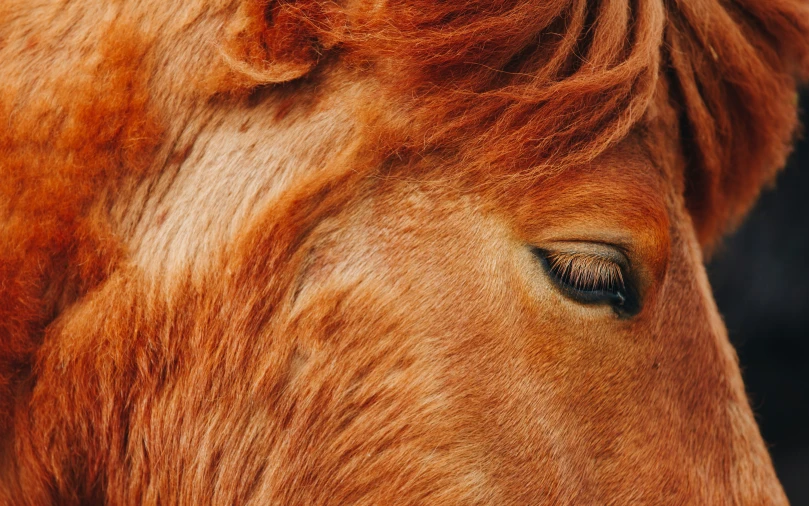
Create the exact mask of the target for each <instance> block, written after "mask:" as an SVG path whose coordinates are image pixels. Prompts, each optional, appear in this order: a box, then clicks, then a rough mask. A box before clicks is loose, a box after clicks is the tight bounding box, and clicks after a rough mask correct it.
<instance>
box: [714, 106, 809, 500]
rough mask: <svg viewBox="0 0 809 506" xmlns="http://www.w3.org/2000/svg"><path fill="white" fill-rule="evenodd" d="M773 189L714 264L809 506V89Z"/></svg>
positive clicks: (782, 466) (788, 479) (790, 471)
mask: <svg viewBox="0 0 809 506" xmlns="http://www.w3.org/2000/svg"><path fill="white" fill-rule="evenodd" d="M800 103H801V108H802V109H803V114H802V118H801V119H802V122H803V124H804V125H805V127H804V133H803V135H802V136H801V137H802V138H801V139H800V141H799V143H798V145H797V146H796V149H795V151H794V153H793V154H792V157H791V159H790V162H789V164H788V166H787V168H786V170H785V171H784V172H782V173H781V174H780V176H779V177H778V179H777V180H776V184H775V188H774V189H771V190H769V191H765V192H764V193H762V195H761V199H760V200H759V202H758V204H757V205H756V207H755V208H754V209H753V212H752V213H751V214H750V216H749V217H748V219H747V221H746V222H745V223H744V224H743V225H742V226H741V227H740V228H739V229H738V230H737V231H736V232H735V233H734V234H733V235H731V236H730V237H729V238H728V239H727V240H726V241H725V243H724V245H723V246H722V247H721V248H720V249H719V250H718V251H717V253H716V254H715V255H714V257H713V259H712V260H711V262H710V263H709V265H708V275H709V277H710V278H711V284H712V286H713V289H714V296H715V297H716V303H717V304H718V305H719V311H720V312H721V313H722V316H723V317H724V319H725V324H726V325H727V328H728V334H729V335H730V340H731V342H733V344H734V345H735V346H736V350H737V351H738V354H739V361H740V362H741V367H742V375H743V376H744V380H745V383H746V385H747V391H748V394H749V396H750V400H751V403H752V405H753V410H754V411H755V412H756V415H757V418H758V422H759V426H760V427H761V432H762V434H763V436H764V440H765V441H766V442H767V443H768V444H769V445H770V452H771V455H772V457H773V462H774V464H775V470H776V472H777V473H778V476H779V478H781V483H782V484H783V485H784V489H785V490H786V493H787V496H788V497H789V499H790V502H791V503H792V505H793V506H804V505H809V114H807V110H809V91H805V92H804V93H803V94H802V96H801V101H800Z"/></svg>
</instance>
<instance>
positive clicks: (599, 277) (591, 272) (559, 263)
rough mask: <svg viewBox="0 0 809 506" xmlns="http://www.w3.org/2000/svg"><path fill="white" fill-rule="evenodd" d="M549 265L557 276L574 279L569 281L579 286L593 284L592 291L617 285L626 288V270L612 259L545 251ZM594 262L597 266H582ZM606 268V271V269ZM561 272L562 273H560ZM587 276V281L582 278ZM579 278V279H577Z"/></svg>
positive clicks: (590, 254) (593, 255) (600, 256)
mask: <svg viewBox="0 0 809 506" xmlns="http://www.w3.org/2000/svg"><path fill="white" fill-rule="evenodd" d="M544 255H545V257H546V258H547V261H548V265H549V266H550V268H551V269H553V270H554V271H556V272H557V275H560V276H564V277H565V278H568V277H574V279H570V280H569V281H571V282H573V283H574V284H577V285H587V284H592V285H593V286H592V289H593V290H596V289H604V288H606V287H610V286H613V285H614V284H616V283H617V285H618V287H619V288H621V289H623V288H624V287H625V286H626V280H625V279H624V277H625V276H624V268H623V267H622V266H621V265H620V264H619V263H618V262H616V261H614V260H613V259H611V258H605V257H604V256H602V255H598V254H594V253H591V252H587V253H575V252H567V251H561V252H558V251H547V250H545V251H544ZM583 262H584V263H586V262H593V263H595V264H596V265H592V264H590V265H582V263H583ZM605 267H606V269H605ZM559 270H561V272H559ZM583 274H584V275H587V277H586V278H585V279H582V278H581V277H580V276H582V275H583ZM577 276H579V277H577Z"/></svg>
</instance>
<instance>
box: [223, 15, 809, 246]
mask: <svg viewBox="0 0 809 506" xmlns="http://www.w3.org/2000/svg"><path fill="white" fill-rule="evenodd" d="M236 19H237V21H235V22H234V24H233V25H232V27H231V33H230V42H229V45H228V46H227V60H228V61H229V62H230V63H231V70H232V72H231V73H230V77H231V81H230V84H231V85H232V84H234V83H236V84H237V86H238V85H241V86H244V87H252V86H255V85H258V84H265V83H273V82H281V81H286V80H290V79H294V78H297V77H300V76H303V75H306V74H307V73H309V72H310V71H312V69H314V68H316V67H317V66H318V64H319V63H320V62H324V61H327V60H328V57H329V55H332V54H339V55H340V58H341V61H343V62H348V63H349V64H353V65H356V66H363V65H366V66H371V65H373V66H375V67H377V70H378V72H379V73H380V74H381V75H382V76H383V78H382V80H383V86H384V87H385V88H386V90H387V91H388V92H389V93H391V94H392V95H393V96H396V95H398V96H409V97H411V98H412V100H411V101H410V105H411V107H412V117H413V124H414V125H415V127H414V129H413V131H412V132H411V133H410V134H409V137H410V138H411V140H412V144H413V145H412V146H411V147H412V148H413V149H415V150H417V151H419V152H422V153H423V152H424V151H431V150H433V151H434V150H447V149H449V150H454V151H458V152H460V153H462V156H461V157H459V158H461V159H463V167H464V168H465V170H474V169H475V168H477V169H483V170H485V171H487V172H488V173H489V175H491V173H492V171H500V170H505V171H515V170H524V169H525V167H530V168H531V170H533V171H534V172H536V171H537V169H539V168H544V169H546V170H547V169H549V168H551V169H555V170H559V169H562V168H564V167H566V166H570V165H573V164H581V163H587V162H589V161H592V160H593V159H595V158H596V157H597V156H598V155H599V154H600V153H602V152H603V151H604V150H605V149H607V148H609V147H610V146H612V145H614V144H615V143H616V142H618V141H620V140H621V139H623V138H624V137H625V136H626V135H627V134H628V133H629V132H630V130H632V129H633V128H634V127H635V126H636V125H638V124H640V123H642V120H643V119H644V117H645V116H646V115H647V113H648V111H649V110H650V107H651V106H652V105H653V104H659V105H666V106H668V107H672V108H674V109H675V111H676V113H677V115H678V120H677V123H678V130H679V133H680V147H681V151H682V154H683V157H684V158H685V159H686V163H685V165H686V168H685V173H684V174H681V175H680V177H681V178H682V186H683V187H684V193H685V198H686V202H687V206H688V209H689V211H690V213H691V215H692V218H693V219H694V222H695V225H696V227H697V231H698V236H699V238H700V241H701V242H702V243H703V245H704V246H706V247H709V246H710V245H711V244H712V243H713V242H715V241H716V240H717V238H718V237H719V236H721V234H722V233H723V232H725V231H726V230H727V229H728V228H729V227H730V226H732V225H734V224H735V223H736V222H737V221H738V220H739V219H740V218H741V216H742V215H743V214H744V213H745V212H746V211H747V209H748V208H749V207H750V206H751V205H752V203H753V202H754V201H755V199H756V197H757V195H758V192H759V189H760V188H761V186H762V184H764V183H766V182H768V181H770V180H771V179H772V178H773V176H774V174H775V173H776V171H777V170H778V169H779V168H781V167H782V166H783V165H784V163H785V158H786V156H787V154H788V153H789V146H790V142H791V141H792V137H793V132H794V131H795V128H796V125H797V117H796V97H797V95H796V92H795V87H796V79H804V78H806V77H807V76H809V5H807V4H806V3H805V2H801V1H799V0H735V1H717V0H637V1H633V0H601V1H595V2H594V1H588V0H552V1H547V2H528V1H525V0H506V1H494V2H480V1H474V0H473V1H457V2H431V1H427V0H420V1H419V0H416V1H407V2H404V1H391V2H381V3H379V5H369V3H367V2H347V3H346V4H345V5H338V4H337V3H334V2H331V1H322V0H299V1H273V2H270V3H269V4H268V3H267V2H266V1H263V0H258V1H252V2H245V3H244V4H243V8H242V10H241V12H240V16H237V18H236ZM386 78H387V79H386ZM661 81H662V82H661ZM529 172H530V171H529Z"/></svg>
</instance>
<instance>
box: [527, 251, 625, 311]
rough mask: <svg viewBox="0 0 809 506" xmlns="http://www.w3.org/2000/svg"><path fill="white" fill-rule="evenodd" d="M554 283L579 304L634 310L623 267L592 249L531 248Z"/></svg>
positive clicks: (617, 309)
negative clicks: (572, 250) (555, 249)
mask: <svg viewBox="0 0 809 506" xmlns="http://www.w3.org/2000/svg"><path fill="white" fill-rule="evenodd" d="M534 254H535V255H536V256H537V257H538V258H539V259H540V260H541V261H542V264H543V266H544V267H545V271H546V272H547V273H548V276H549V277H550V278H551V281H553V283H554V285H556V287H557V288H558V289H559V290H560V291H561V292H562V293H563V294H564V295H565V296H567V297H569V298H571V299H573V300H575V301H576V302H579V303H582V304H609V305H610V306H612V307H613V308H614V309H615V310H616V312H619V313H624V312H630V313H634V312H635V311H634V305H635V304H634V301H631V300H630V299H631V292H632V290H630V287H629V286H628V283H627V280H626V277H625V275H624V267H623V266H622V265H620V264H619V263H618V262H616V261H615V260H613V259H610V258H607V257H606V256H604V255H600V254H598V253H594V252H569V251H549V250H544V249H540V248H534Z"/></svg>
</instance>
